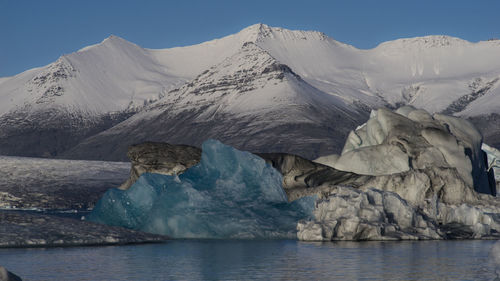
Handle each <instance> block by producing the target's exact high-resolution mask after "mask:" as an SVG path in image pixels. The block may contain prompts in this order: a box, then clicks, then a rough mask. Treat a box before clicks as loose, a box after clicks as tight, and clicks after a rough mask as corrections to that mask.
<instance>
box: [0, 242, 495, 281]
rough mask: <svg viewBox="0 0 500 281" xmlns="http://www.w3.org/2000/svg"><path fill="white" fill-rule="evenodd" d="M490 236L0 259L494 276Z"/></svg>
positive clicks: (222, 272)
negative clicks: (470, 238) (480, 237)
mask: <svg viewBox="0 0 500 281" xmlns="http://www.w3.org/2000/svg"><path fill="white" fill-rule="evenodd" d="M495 242H496V241H417V242H337V243H309V242H299V241H291V240H276V241H234V240H233V241H221V240H176V241H171V242H168V243H165V244H148V245H134V246H114V247H82V248H51V249H0V265H4V266H5V267H7V268H8V269H9V270H11V271H12V272H14V273H16V274H18V275H19V276H21V277H22V278H24V279H25V280H235V279H238V280H241V279H245V280H248V279H260V280H269V279H281V280H360V279H369V280H492V279H494V278H495V276H496V275H495V269H496V268H495V265H494V257H492V255H490V251H491V249H492V247H493V245H494V244H495Z"/></svg>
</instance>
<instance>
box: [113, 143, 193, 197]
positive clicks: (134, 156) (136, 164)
mask: <svg viewBox="0 0 500 281" xmlns="http://www.w3.org/2000/svg"><path fill="white" fill-rule="evenodd" d="M127 156H128V158H129V159H130V161H131V162H132V167H131V168H130V177H129V178H128V180H127V181H126V182H125V183H123V184H122V185H121V186H120V189H128V188H129V187H130V186H131V185H132V184H134V182H135V181H136V180H137V179H138V178H139V177H140V176H141V175H142V174H144V173H155V174H163V175H176V174H181V173H183V172H184V171H185V170H187V169H189V168H190V167H192V166H194V165H196V164H197V163H198V162H199V161H200V159H201V150H200V149H199V148H197V147H193V146H189V145H173V144H168V143H160V142H145V143H141V144H136V145H132V146H130V147H129V149H128V153H127Z"/></svg>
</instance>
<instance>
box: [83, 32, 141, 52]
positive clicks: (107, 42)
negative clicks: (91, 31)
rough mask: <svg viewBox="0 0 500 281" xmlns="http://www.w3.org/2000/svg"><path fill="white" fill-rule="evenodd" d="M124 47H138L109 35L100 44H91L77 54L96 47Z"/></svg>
mask: <svg viewBox="0 0 500 281" xmlns="http://www.w3.org/2000/svg"><path fill="white" fill-rule="evenodd" d="M125 45H132V46H136V47H138V46H137V45H136V44H134V43H132V42H129V41H127V40H125V39H123V38H121V37H119V36H116V35H113V34H111V35H110V36H108V37H106V38H105V39H104V40H102V41H101V43H97V44H93V45H90V46H87V47H83V48H81V49H80V50H78V51H77V52H83V51H87V50H90V49H93V48H96V47H100V46H125Z"/></svg>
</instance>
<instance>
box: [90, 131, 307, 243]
mask: <svg viewBox="0 0 500 281" xmlns="http://www.w3.org/2000/svg"><path fill="white" fill-rule="evenodd" d="M315 201H316V197H315V196H309V197H304V198H301V199H299V200H295V201H293V202H291V203H289V202H288V199H287V195H286V193H285V191H284V190H283V187H282V175H281V174H280V173H279V172H278V171H277V170H276V169H274V168H273V167H271V166H270V165H269V164H266V162H265V160H263V159H262V158H260V157H258V156H256V155H254V154H251V153H249V152H243V151H239V150H237V149H235V148H232V147H231V146H228V145H224V144H222V143H221V142H219V141H216V140H207V141H205V142H204V143H203V145H202V156H201V161H200V163H198V164H197V165H195V166H193V167H191V168H189V169H188V170H186V171H185V172H184V173H183V174H181V175H178V176H177V175H173V176H170V175H160V174H152V173H146V174H143V175H141V177H140V178H139V179H138V180H137V182H135V183H134V184H133V185H132V186H131V187H130V188H129V189H127V190H120V189H110V190H108V191H107V192H106V193H105V194H104V196H103V197H102V198H101V200H100V201H99V202H98V203H97V204H96V207H95V208H94V210H93V211H92V213H91V214H90V215H89V216H88V217H87V219H88V220H90V221H94V222H98V223H104V224H108V225H115V226H122V227H126V228H131V229H136V230H142V231H146V232H150V233H156V234H163V235H168V236H170V237H172V238H231V239H283V238H289V239H296V238H297V234H296V233H297V230H296V226H297V222H298V221H300V220H303V219H310V218H311V217H312V214H313V211H314V207H315Z"/></svg>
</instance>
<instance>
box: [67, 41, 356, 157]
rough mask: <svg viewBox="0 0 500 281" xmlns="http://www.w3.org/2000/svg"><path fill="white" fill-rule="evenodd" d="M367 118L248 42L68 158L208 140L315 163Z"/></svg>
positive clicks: (120, 153)
mask: <svg viewBox="0 0 500 281" xmlns="http://www.w3.org/2000/svg"><path fill="white" fill-rule="evenodd" d="M363 117H364V116H363V115H362V114H360V113H359V112H357V111H354V110H352V109H351V108H350V107H348V106H347V105H346V104H345V103H344V102H343V101H342V100H340V99H338V98H336V97H334V96H331V95H328V94H326V93H324V92H321V91H320V90H318V89H316V88H314V87H312V86H311V85H309V84H308V83H307V82H305V81H304V80H303V79H302V78H301V77H300V76H298V75H297V74H295V73H294V72H293V71H292V70H291V69H290V68H289V67H288V66H286V65H283V64H281V63H279V62H278V61H277V60H276V59H274V58H273V57H272V56H270V55H269V54H268V53H267V52H266V51H264V50H262V49H261V48H260V47H258V46H257V45H255V44H254V43H252V42H247V43H245V44H243V46H242V47H241V48H240V50H239V51H238V52H237V53H235V54H234V55H232V56H230V57H228V58H226V59H225V60H223V61H222V62H220V63H219V64H216V65H214V66H212V67H211V68H209V69H207V70H205V71H203V72H202V73H201V74H200V75H199V76H197V77H196V78H195V79H193V80H191V81H190V82H189V83H187V84H185V85H184V86H182V87H181V88H179V89H176V90H173V91H171V92H169V93H168V94H167V95H166V96H165V97H164V98H163V99H162V100H160V101H158V102H156V103H154V104H151V105H150V106H148V107H146V108H145V109H143V110H141V111H140V112H139V113H137V114H135V115H134V116H132V117H131V118H129V119H127V120H126V121H124V122H122V123H120V124H118V125H117V126H115V127H113V128H111V129H109V130H106V131H104V132H103V133H100V134H98V135H96V136H94V137H91V138H89V139H87V140H85V141H84V142H82V143H80V144H79V145H78V146H76V147H75V148H74V149H72V150H70V151H69V152H68V153H66V154H65V155H64V157H69V158H87V159H113V160H116V159H125V157H126V150H127V147H128V145H130V144H133V143H137V142H142V141H146V140H154V141H168V142H171V143H184V144H191V145H200V144H201V143H202V142H203V141H204V140H205V139H207V138H217V139H219V140H221V141H224V142H227V143H230V144H232V145H235V146H236V147H240V148H244V149H246V150H251V151H261V152H270V151H283V152H285V151H291V152H294V153H296V154H299V155H306V156H309V157H313V156H315V155H319V154H324V153H326V152H328V151H336V150H338V149H339V148H340V147H339V146H338V145H339V142H341V141H342V140H343V136H344V135H345V134H346V133H347V131H348V130H349V128H351V127H352V126H354V124H355V122H357V121H358V120H361V119H363ZM334 132H337V133H338V134H335V133H334Z"/></svg>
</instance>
